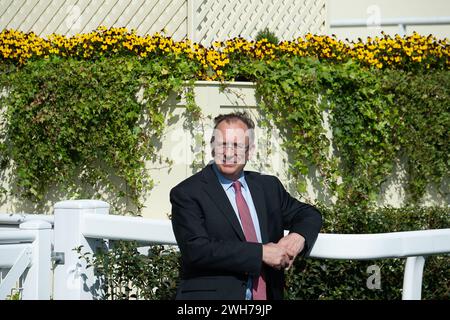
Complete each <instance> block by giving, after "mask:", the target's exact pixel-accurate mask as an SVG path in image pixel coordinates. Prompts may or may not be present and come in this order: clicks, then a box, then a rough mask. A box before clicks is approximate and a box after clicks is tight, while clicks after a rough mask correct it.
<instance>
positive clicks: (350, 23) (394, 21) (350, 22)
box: [330, 17, 450, 36]
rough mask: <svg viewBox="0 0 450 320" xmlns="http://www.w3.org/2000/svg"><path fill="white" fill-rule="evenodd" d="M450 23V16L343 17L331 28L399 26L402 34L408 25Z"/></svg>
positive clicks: (332, 22)
mask: <svg viewBox="0 0 450 320" xmlns="http://www.w3.org/2000/svg"><path fill="white" fill-rule="evenodd" d="M447 24H450V17H403V18H386V19H380V20H379V21H372V20H371V21H369V20H368V19H342V20H333V21H331V22H330V28H346V27H381V26H398V27H399V29H400V31H399V34H400V35H402V36H403V35H405V34H406V26H423V25H447Z"/></svg>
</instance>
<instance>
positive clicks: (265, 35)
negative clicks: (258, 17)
mask: <svg viewBox="0 0 450 320" xmlns="http://www.w3.org/2000/svg"><path fill="white" fill-rule="evenodd" d="M263 39H266V40H267V42H269V43H272V44H278V43H279V42H280V40H279V39H278V37H277V35H276V34H275V32H273V31H270V30H269V28H264V29H262V30H260V31H258V33H257V34H256V37H255V40H256V41H261V40H263Z"/></svg>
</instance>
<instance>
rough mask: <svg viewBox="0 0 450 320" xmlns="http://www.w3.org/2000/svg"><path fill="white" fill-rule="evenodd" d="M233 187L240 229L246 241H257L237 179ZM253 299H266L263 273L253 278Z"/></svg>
mask: <svg viewBox="0 0 450 320" xmlns="http://www.w3.org/2000/svg"><path fill="white" fill-rule="evenodd" d="M233 188H234V190H235V192H236V205H237V208H238V211H239V217H240V218H241V223H242V229H243V230H244V235H245V240H247V242H256V243H257V242H258V238H257V237H256V232H255V227H254V225H253V220H252V216H251V215H250V209H249V208H248V206H247V202H245V199H244V196H243V195H242V192H241V183H240V182H239V181H234V182H233ZM252 295H253V300H267V293H266V281H265V280H264V277H263V274H262V272H261V275H260V276H259V277H254V278H253V290H252Z"/></svg>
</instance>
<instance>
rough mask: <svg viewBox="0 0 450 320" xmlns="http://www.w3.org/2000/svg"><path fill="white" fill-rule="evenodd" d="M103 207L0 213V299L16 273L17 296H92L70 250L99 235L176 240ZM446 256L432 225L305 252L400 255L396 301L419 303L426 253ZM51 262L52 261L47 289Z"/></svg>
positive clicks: (95, 287)
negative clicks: (46, 213)
mask: <svg viewBox="0 0 450 320" xmlns="http://www.w3.org/2000/svg"><path fill="white" fill-rule="evenodd" d="M108 212H109V205H108V204H107V203H106V202H103V201H96V200H70V201H62V202H58V203H57V204H56V205H55V212H54V213H55V215H54V218H53V217H48V216H42V217H39V216H36V215H29V216H18V215H0V225H5V224H9V225H11V224H13V225H14V224H16V225H19V229H17V228H0V268H10V270H9V272H8V273H7V275H6V277H5V278H4V279H3V281H2V282H1V283H0V298H1V299H4V298H5V297H6V296H7V295H8V294H9V293H10V291H11V288H12V287H13V286H14V284H15V283H16V281H17V280H18V279H19V277H21V276H24V277H25V279H24V281H23V294H22V298H23V299H49V298H50V297H53V298H54V299H75V300H79V299H95V298H98V294H99V285H100V284H99V282H98V279H96V277H95V276H94V273H93V270H92V268H88V269H87V268H86V264H85V261H83V260H80V259H79V255H78V253H77V252H75V251H74V250H73V249H74V248H76V247H79V246H83V252H85V253H94V252H95V248H96V247H97V243H96V242H98V241H103V240H104V239H110V240H135V241H139V242H140V243H143V244H176V242H175V237H174V235H173V232H172V227H171V224H170V221H168V220H152V219H146V218H140V217H124V216H116V215H109V214H108ZM39 219H40V220H39ZM52 222H53V224H52ZM52 225H53V229H52ZM52 243H53V250H51V244H52ZM448 253H450V229H435V230H421V231H407V232H392V233H381V234H323V233H321V234H319V237H318V239H317V242H316V244H315V246H314V248H313V250H312V251H311V254H310V257H311V258H319V259H355V260H369V259H384V258H406V265H405V273H404V279H403V293H402V299H405V300H417V299H420V298H421V288H422V273H423V267H424V262H425V258H426V256H429V255H437V254H448ZM51 259H53V260H54V262H55V266H54V274H53V290H52V288H51V286H50V283H51V276H52V272H51V271H52V270H51Z"/></svg>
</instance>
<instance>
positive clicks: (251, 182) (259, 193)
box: [245, 173, 269, 243]
mask: <svg viewBox="0 0 450 320" xmlns="http://www.w3.org/2000/svg"><path fill="white" fill-rule="evenodd" d="M256 176H257V175H256V174H254V173H248V174H246V175H245V180H246V181H247V184H248V187H249V189H250V194H251V195H252V199H253V204H254V205H255V209H256V213H257V215H258V220H259V227H260V228H261V240H262V243H267V242H269V240H268V231H267V230H268V229H267V214H268V213H267V208H266V202H265V201H264V199H265V197H264V191H263V189H262V188H261V186H260V185H259V184H258V182H257V181H255V177H256Z"/></svg>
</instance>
